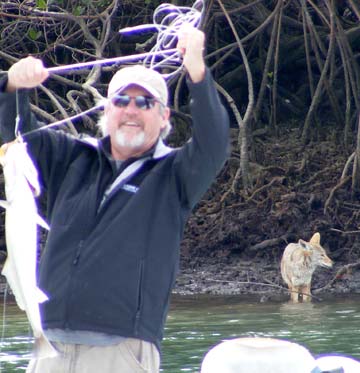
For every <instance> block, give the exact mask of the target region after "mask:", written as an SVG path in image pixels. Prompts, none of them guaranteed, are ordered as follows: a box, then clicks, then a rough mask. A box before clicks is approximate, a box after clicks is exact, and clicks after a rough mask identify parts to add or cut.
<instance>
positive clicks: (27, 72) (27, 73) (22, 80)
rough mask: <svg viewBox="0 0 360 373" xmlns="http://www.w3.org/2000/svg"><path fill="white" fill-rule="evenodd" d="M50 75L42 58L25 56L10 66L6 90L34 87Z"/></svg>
mask: <svg viewBox="0 0 360 373" xmlns="http://www.w3.org/2000/svg"><path fill="white" fill-rule="evenodd" d="M48 76H49V73H48V71H47V70H46V68H45V67H44V65H43V63H42V61H41V60H39V59H37V58H34V57H31V56H29V57H26V58H23V59H21V60H19V61H18V62H16V63H14V65H12V66H11V67H10V69H9V71H8V83H7V86H6V92H15V90H16V89H18V88H34V87H36V86H38V85H39V84H41V83H42V82H43V81H44V80H46V79H47V77H48Z"/></svg>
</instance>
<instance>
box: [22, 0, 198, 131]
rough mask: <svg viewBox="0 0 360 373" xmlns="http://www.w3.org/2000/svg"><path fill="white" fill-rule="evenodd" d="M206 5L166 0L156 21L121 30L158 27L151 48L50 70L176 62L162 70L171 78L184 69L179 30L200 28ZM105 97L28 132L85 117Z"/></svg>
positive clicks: (157, 11) (99, 107)
mask: <svg viewBox="0 0 360 373" xmlns="http://www.w3.org/2000/svg"><path fill="white" fill-rule="evenodd" d="M204 8H205V6H204V0H196V1H195V3H194V4H193V6H192V7H185V6H175V5H173V4H168V3H164V4H161V5H159V6H158V7H157V8H156V9H155V11H154V14H153V23H152V24H145V25H138V26H134V27H126V28H123V29H121V30H120V31H119V32H120V33H122V34H125V33H130V34H133V33H136V32H139V31H144V30H147V31H148V30H156V31H157V38H156V43H155V45H154V46H153V47H152V49H151V50H150V51H149V52H145V53H139V54H135V55H131V56H121V57H114V58H108V59H102V60H95V61H88V62H82V63H76V64H70V65H63V66H55V67H50V68H48V69H47V71H48V72H49V73H51V74H61V73H65V74H66V73H71V72H74V70H78V69H83V68H88V67H93V66H96V65H109V64H114V63H124V62H131V61H138V60H143V62H142V63H143V65H144V66H147V67H149V68H151V69H158V68H161V67H167V68H169V67H170V66H171V67H173V66H175V67H176V68H175V69H174V70H173V71H172V72H169V73H162V75H163V77H164V78H165V79H168V78H170V77H172V76H174V75H175V74H177V73H178V72H179V71H181V69H182V67H183V64H182V57H181V55H180V53H179V51H178V50H177V48H176V43H177V36H178V34H179V31H180V30H181V28H182V27H184V26H186V25H190V26H192V27H195V28H198V27H199V26H200V22H201V18H202V15H203V12H204ZM160 73H161V72H160ZM105 100H106V99H104V100H101V102H100V104H97V105H96V106H94V107H92V108H90V109H88V110H86V111H84V112H82V113H79V114H76V115H74V116H72V117H69V118H66V119H62V120H59V121H57V122H54V123H51V124H49V125H46V126H43V127H40V128H37V129H35V130H32V131H29V132H27V133H32V132H35V131H39V130H42V129H46V128H52V127H56V126H60V125H62V124H66V122H68V121H71V120H74V119H78V118H81V117H82V116H84V115H87V114H88V113H90V112H93V111H95V110H99V109H102V108H103V107H104V104H105V102H106V101H105Z"/></svg>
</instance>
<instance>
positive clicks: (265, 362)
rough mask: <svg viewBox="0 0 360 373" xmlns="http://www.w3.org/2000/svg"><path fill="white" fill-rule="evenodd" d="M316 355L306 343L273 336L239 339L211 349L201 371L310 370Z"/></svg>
mask: <svg viewBox="0 0 360 373" xmlns="http://www.w3.org/2000/svg"><path fill="white" fill-rule="evenodd" d="M315 366H316V364H315V358H314V357H313V356H312V354H311V353H310V352H309V351H308V350H307V349H306V348H305V347H303V346H301V345H299V344H296V343H293V342H288V341H284V340H280V339H274V338H260V337H259V338H257V337H253V338H236V339H232V340H227V341H224V342H222V343H220V344H218V345H217V346H215V347H214V348H212V349H211V350H210V351H209V352H208V353H207V354H206V355H205V357H204V360H203V362H202V365H201V373H220V372H221V373H289V372H291V373H310V372H311V371H312V369H313V368H314V367H315Z"/></svg>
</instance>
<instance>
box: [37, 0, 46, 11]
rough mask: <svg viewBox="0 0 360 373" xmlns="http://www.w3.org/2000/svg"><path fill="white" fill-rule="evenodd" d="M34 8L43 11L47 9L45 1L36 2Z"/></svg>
mask: <svg viewBox="0 0 360 373" xmlns="http://www.w3.org/2000/svg"><path fill="white" fill-rule="evenodd" d="M36 7H37V8H39V9H40V10H45V9H46V7H47V0H36Z"/></svg>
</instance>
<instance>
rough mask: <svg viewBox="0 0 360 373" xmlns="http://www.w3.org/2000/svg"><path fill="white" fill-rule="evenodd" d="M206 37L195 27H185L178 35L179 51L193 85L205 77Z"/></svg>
mask: <svg viewBox="0 0 360 373" xmlns="http://www.w3.org/2000/svg"><path fill="white" fill-rule="evenodd" d="M204 45H205V35H204V33H203V32H202V31H200V30H198V29H196V28H195V27H193V26H190V25H185V26H183V27H182V28H181V29H180V31H179V34H178V44H177V49H178V50H179V52H180V53H181V54H182V56H183V61H184V66H185V67H186V70H187V72H188V74H189V75H190V79H191V80H192V82H193V83H198V82H200V81H202V80H203V79H204V76H205V61H204V55H203V53H204Z"/></svg>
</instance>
